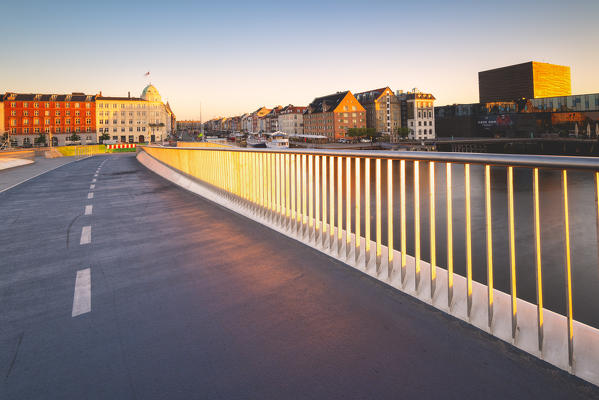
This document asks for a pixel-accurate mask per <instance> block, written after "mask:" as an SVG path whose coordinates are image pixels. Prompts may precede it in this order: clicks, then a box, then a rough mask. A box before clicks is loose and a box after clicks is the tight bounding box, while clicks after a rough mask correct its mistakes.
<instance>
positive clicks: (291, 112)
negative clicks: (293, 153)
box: [279, 104, 306, 135]
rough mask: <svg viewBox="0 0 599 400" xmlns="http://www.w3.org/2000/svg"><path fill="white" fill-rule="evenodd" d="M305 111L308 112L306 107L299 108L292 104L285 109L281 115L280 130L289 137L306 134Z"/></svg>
mask: <svg viewBox="0 0 599 400" xmlns="http://www.w3.org/2000/svg"><path fill="white" fill-rule="evenodd" d="M304 111H306V107H297V106H294V105H292V104H289V105H288V106H285V107H283V109H282V110H281V112H280V113H279V130H280V131H282V132H285V133H286V134H288V135H302V134H303V133H304Z"/></svg>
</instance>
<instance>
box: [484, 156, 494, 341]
mask: <svg viewBox="0 0 599 400" xmlns="http://www.w3.org/2000/svg"><path fill="white" fill-rule="evenodd" d="M491 210H492V209H491V166H490V165H485V219H486V239H487V319H488V321H487V324H488V326H489V331H492V330H493V225H492V223H493V220H492V215H491V212H492V211H491Z"/></svg>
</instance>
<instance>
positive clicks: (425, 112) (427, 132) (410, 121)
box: [397, 89, 436, 140]
mask: <svg viewBox="0 0 599 400" xmlns="http://www.w3.org/2000/svg"><path fill="white" fill-rule="evenodd" d="M397 97H398V98H399V100H400V102H401V110H402V114H403V115H402V119H401V123H402V126H403V127H404V128H408V129H409V133H408V139H414V140H424V139H434V138H435V137H436V132H435V104H434V103H435V96H433V95H432V94H430V93H422V92H420V91H418V89H414V90H413V91H411V92H405V93H404V92H403V91H398V92H397Z"/></svg>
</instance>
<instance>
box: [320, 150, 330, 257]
mask: <svg viewBox="0 0 599 400" xmlns="http://www.w3.org/2000/svg"><path fill="white" fill-rule="evenodd" d="M327 161H328V157H327V156H322V232H321V236H322V238H321V242H322V248H323V249H324V248H325V245H326V240H327V232H328V231H327Z"/></svg>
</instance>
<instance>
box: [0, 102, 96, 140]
mask: <svg viewBox="0 0 599 400" xmlns="http://www.w3.org/2000/svg"><path fill="white" fill-rule="evenodd" d="M95 97H96V96H95V95H86V94H84V93H72V94H22V93H6V94H4V95H3V96H2V99H3V105H4V126H3V130H4V131H5V132H8V133H9V134H10V137H11V141H12V142H13V144H15V145H19V146H22V145H27V144H33V142H34V140H35V138H36V137H38V136H39V135H40V134H44V135H46V141H47V143H49V141H50V137H52V141H53V144H54V145H63V144H64V143H65V141H66V140H67V139H68V138H69V137H70V136H72V135H73V133H76V134H77V135H78V136H79V137H80V138H81V139H82V141H84V142H89V143H91V142H95V141H96V103H95Z"/></svg>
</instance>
